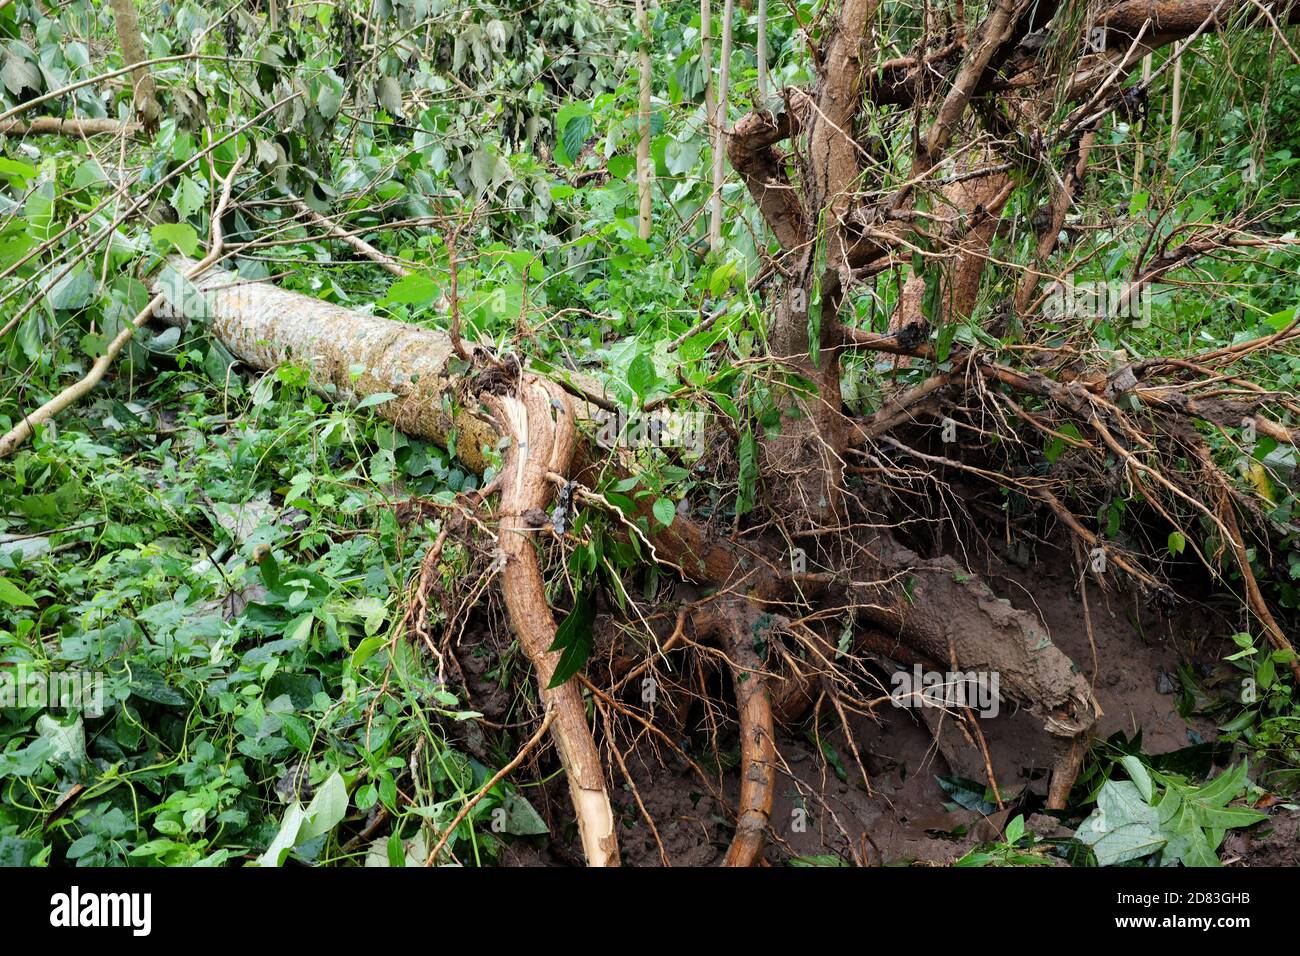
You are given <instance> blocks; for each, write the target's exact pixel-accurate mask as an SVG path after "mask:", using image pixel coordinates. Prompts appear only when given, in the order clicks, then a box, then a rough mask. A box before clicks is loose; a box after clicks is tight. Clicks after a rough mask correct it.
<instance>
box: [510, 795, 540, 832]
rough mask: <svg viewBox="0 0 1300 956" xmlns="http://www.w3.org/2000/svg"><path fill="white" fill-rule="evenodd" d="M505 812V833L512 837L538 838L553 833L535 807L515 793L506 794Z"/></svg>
mask: <svg viewBox="0 0 1300 956" xmlns="http://www.w3.org/2000/svg"><path fill="white" fill-rule="evenodd" d="M505 811H506V820H505V832H506V833H509V834H511V835H512V836H537V835H539V834H542V833H550V832H551V829H550V827H548V826H547V825H546V821H545V820H543V819H542V817H541V814H539V813H538V812H537V811H536V810H534V809H533V805H532V804H531V803H529V802H528V801H527V800H525V799H524V798H523V797H521V796H520V795H519V794H517V793H515V792H514V791H507V792H506V798H505Z"/></svg>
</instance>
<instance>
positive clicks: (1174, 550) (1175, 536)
mask: <svg viewBox="0 0 1300 956" xmlns="http://www.w3.org/2000/svg"><path fill="white" fill-rule="evenodd" d="M1167 547H1168V548H1169V553H1170V554H1172V555H1174V556H1175V557H1177V556H1178V555H1180V554H1182V553H1183V549H1184V548H1186V547H1187V539H1186V538H1185V537H1183V535H1182V534H1181V533H1180V532H1178V531H1171V532H1169V541H1168V543H1167Z"/></svg>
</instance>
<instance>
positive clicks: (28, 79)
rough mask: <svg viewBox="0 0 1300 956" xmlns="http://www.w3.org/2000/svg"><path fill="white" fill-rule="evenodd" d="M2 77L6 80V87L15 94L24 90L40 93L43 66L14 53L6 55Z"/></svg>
mask: <svg viewBox="0 0 1300 956" xmlns="http://www.w3.org/2000/svg"><path fill="white" fill-rule="evenodd" d="M0 79H3V80H4V84H5V89H7V90H8V91H9V92H10V93H12V94H13V95H14V96H17V95H18V94H19V93H21V92H22V91H23V90H34V91H35V92H37V93H39V92H40V91H41V89H42V88H43V83H42V81H41V68H40V67H39V66H37V65H36V64H35V63H33V62H32V61H31V60H24V59H23V58H22V57H20V56H18V55H16V54H13V53H11V54H9V56H7V57H5V62H4V66H0Z"/></svg>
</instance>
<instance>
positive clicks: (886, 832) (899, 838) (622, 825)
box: [467, 552, 1300, 866]
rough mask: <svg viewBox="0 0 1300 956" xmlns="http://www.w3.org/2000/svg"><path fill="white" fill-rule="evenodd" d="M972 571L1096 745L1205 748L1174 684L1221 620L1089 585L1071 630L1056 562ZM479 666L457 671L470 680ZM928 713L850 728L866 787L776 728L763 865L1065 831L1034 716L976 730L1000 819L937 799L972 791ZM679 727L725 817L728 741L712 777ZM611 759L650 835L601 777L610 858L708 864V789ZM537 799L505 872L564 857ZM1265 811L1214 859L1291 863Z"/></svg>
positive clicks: (831, 732) (932, 854)
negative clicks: (1017, 627)
mask: <svg viewBox="0 0 1300 956" xmlns="http://www.w3.org/2000/svg"><path fill="white" fill-rule="evenodd" d="M1022 556H1023V555H1022ZM973 570H975V571H976V572H977V573H979V574H980V575H981V576H982V577H983V578H984V580H985V581H986V582H987V583H988V585H989V587H990V589H991V590H992V591H993V593H994V594H995V595H996V596H997V597H998V598H1002V599H1006V600H1010V601H1011V602H1012V603H1014V604H1015V606H1017V607H1019V608H1021V609H1026V610H1028V609H1034V610H1035V611H1036V613H1037V615H1038V616H1039V618H1040V620H1041V622H1042V623H1043V624H1044V625H1045V626H1046V629H1047V631H1048V633H1050V635H1051V637H1052V640H1053V642H1054V643H1055V644H1056V645H1057V646H1058V647H1059V648H1060V649H1061V650H1062V651H1063V652H1065V653H1066V654H1067V655H1068V656H1069V657H1070V658H1071V659H1072V660H1073V661H1074V662H1075V663H1076V665H1077V666H1078V668H1079V670H1080V671H1081V672H1082V674H1083V675H1084V676H1085V678H1087V679H1088V680H1089V682H1090V683H1091V685H1092V687H1093V690H1094V693H1095V696H1096V698H1097V701H1098V703H1099V704H1100V706H1101V708H1102V710H1103V716H1102V717H1101V719H1100V721H1099V723H1098V725H1097V728H1096V730H1097V736H1099V737H1101V738H1106V737H1109V736H1111V735H1112V734H1114V733H1115V732H1117V731H1122V732H1123V733H1124V734H1126V735H1127V736H1129V737H1132V736H1133V735H1134V734H1135V733H1137V732H1138V731H1139V730H1140V731H1141V732H1142V742H1143V749H1144V750H1145V751H1146V752H1147V753H1151V754H1159V753H1166V752H1170V751H1174V750H1178V749H1180V748H1183V747H1186V746H1188V744H1189V743H1190V742H1194V741H1196V740H1198V739H1199V738H1198V737H1197V736H1196V735H1199V737H1200V738H1203V739H1205V740H1213V739H1214V738H1215V729H1214V727H1213V725H1212V724H1207V723H1205V722H1203V721H1199V720H1197V719H1193V720H1192V722H1191V723H1190V725H1189V723H1187V722H1185V721H1184V720H1183V719H1182V718H1181V717H1180V716H1179V714H1178V712H1177V709H1176V701H1177V688H1178V681H1177V676H1176V675H1177V672H1178V668H1179V665H1180V664H1188V665H1190V666H1192V667H1193V668H1201V669H1202V672H1204V668H1205V667H1206V666H1212V665H1213V663H1215V662H1217V661H1218V660H1219V659H1220V657H1221V656H1222V651H1221V645H1222V641H1221V640H1207V639H1206V635H1207V634H1219V635H1224V634H1227V633H1231V628H1229V627H1227V626H1226V625H1225V624H1224V623H1223V622H1218V621H1215V620H1214V619H1213V618H1212V617H1211V616H1210V615H1209V614H1208V612H1206V611H1204V610H1203V609H1201V608H1197V607H1191V606H1189V605H1183V606H1182V607H1181V608H1180V609H1179V610H1178V611H1176V612H1175V613H1174V614H1173V615H1172V616H1171V617H1168V618H1165V617H1162V616H1161V615H1159V614H1157V613H1156V612H1154V611H1152V610H1149V609H1147V608H1144V607H1141V606H1140V605H1137V604H1135V602H1134V600H1133V599H1132V597H1131V596H1128V595H1122V594H1118V593H1116V592H1114V591H1111V592H1109V593H1105V592H1103V591H1101V590H1100V588H1099V587H1098V585H1097V584H1096V582H1095V581H1093V580H1090V581H1089V584H1088V603H1089V614H1088V616H1087V619H1085V615H1084V612H1083V608H1082V603H1081V601H1080V599H1079V594H1078V590H1077V580H1076V577H1075V575H1074V572H1073V571H1072V569H1071V568H1070V565H1069V562H1068V561H1067V560H1066V559H1064V558H1063V557H1062V556H1060V555H1054V554H1052V553H1051V552H1044V553H1042V554H1041V555H1040V560H1037V561H1031V562H1029V563H1027V564H1025V565H1024V566H1019V565H1017V564H1015V563H1012V562H1009V561H1005V560H1003V559H1002V558H1000V557H998V556H996V555H991V554H989V555H988V556H987V557H986V558H985V560H984V562H983V564H982V565H981V566H979V567H977V568H974V569H973ZM1031 589H1032V598H1031ZM1089 622H1090V624H1091V640H1090V637H1089ZM1094 645H1095V680H1094V679H1093V672H1094ZM481 650H482V648H480V652H481ZM482 666H483V665H481V664H480V665H478V667H474V668H473V669H475V670H479V672H480V673H481V670H480V668H482ZM888 666H889V665H888V664H887V663H886V662H884V661H883V660H882V671H881V675H880V676H881V679H882V684H883V686H885V687H888V686H889V684H888V680H887V678H886V677H885V674H886V673H887V670H886V669H884V668H887V667H888ZM469 669H471V668H467V670H469ZM480 686H481V685H480ZM492 696H493V697H494V698H495V697H496V695H495V694H493V695H492ZM493 703H495V704H497V705H498V707H496V708H493V709H498V710H499V709H501V708H500V706H499V705H500V704H501V703H502V701H501V700H499V699H496V700H494V701H493ZM938 714H939V712H936V711H922V710H918V709H913V708H899V707H894V706H893V705H892V704H890V703H885V704H884V705H883V706H880V707H878V708H877V710H876V712H875V715H874V719H872V718H866V717H859V718H854V719H851V721H850V726H851V728H852V732H853V735H854V742H855V744H856V746H857V750H858V752H859V754H860V755H861V757H862V762H863V764H864V766H865V769H866V771H867V774H868V776H869V779H870V792H868V789H867V786H866V784H865V783H864V781H863V779H862V774H861V773H860V772H859V771H858V769H857V766H856V764H855V762H854V759H853V754H852V750H851V748H850V747H849V746H848V745H847V741H846V739H845V737H844V733H843V731H842V729H841V728H840V727H839V725H838V720H837V719H835V718H834V715H833V714H832V715H831V716H830V718H829V719H828V716H827V714H826V713H823V714H822V717H821V728H822V735H823V741H822V744H823V747H824V748H830V750H832V751H833V753H834V758H833V759H831V760H827V759H825V758H824V757H823V756H822V754H821V753H819V751H818V747H817V745H816V742H815V741H814V738H813V737H812V731H811V730H810V729H807V730H805V729H804V728H805V727H808V728H810V727H811V721H805V723H804V725H801V726H800V728H796V729H794V730H789V729H788V730H783V731H780V732H779V733H778V737H779V739H778V753H779V755H780V759H781V760H782V761H783V763H784V766H782V767H780V769H779V772H778V779H777V788H776V794H775V800H774V805H773V809H772V817H771V833H772V839H771V840H770V841H769V844H768V847H767V849H766V851H765V858H766V860H767V861H768V862H773V863H777V862H783V861H789V860H791V859H793V858H796V857H824V858H838V859H840V860H842V861H844V862H853V861H855V860H858V861H862V862H866V863H869V864H889V863H923V864H938V865H944V864H949V863H952V862H953V861H954V860H956V859H958V858H959V857H960V856H961V855H962V854H964V853H965V852H966V851H967V850H968V849H970V848H971V847H972V846H974V845H975V844H978V843H980V842H984V841H987V840H994V839H997V837H998V834H999V831H1000V829H1001V827H1002V825H1003V824H1004V823H1005V822H1006V820H1007V819H1008V818H1009V816H1010V815H1012V814H1013V813H1021V812H1023V813H1025V815H1026V817H1027V819H1028V820H1029V826H1030V829H1031V830H1033V831H1034V832H1036V833H1038V834H1039V835H1040V836H1043V837H1065V836H1068V835H1069V833H1070V830H1069V829H1068V827H1066V826H1063V825H1062V824H1061V822H1060V821H1058V820H1056V818H1055V817H1053V816H1049V815H1045V814H1041V813H1034V812H1033V811H1035V810H1036V809H1038V808H1040V807H1041V806H1042V797H1043V796H1045V794H1046V791H1047V782H1048V770H1049V768H1050V767H1051V765H1052V760H1053V756H1054V754H1055V753H1056V752H1057V750H1056V749H1055V748H1057V747H1059V742H1058V741H1057V740H1056V739H1054V738H1052V737H1050V735H1048V734H1046V733H1045V732H1044V731H1043V729H1042V721H1041V719H1039V718H1038V717H1035V716H1033V715H1031V714H1029V713H1028V712H1026V711H1015V710H1014V709H1013V708H1011V707H1009V706H1005V707H1004V708H1003V710H1002V712H1001V713H999V714H998V715H997V716H996V717H992V718H984V719H981V720H980V721H979V727H980V729H981V731H982V732H983V734H984V737H985V739H986V741H987V744H988V748H989V752H990V758H991V762H992V765H993V769H994V775H995V776H996V778H997V783H998V785H999V788H1000V791H1001V794H1002V796H1003V798H1004V800H1005V801H1006V802H1007V804H1008V806H1009V807H1010V808H1013V809H1008V810H1007V811H1003V812H999V813H994V814H991V815H989V816H988V817H985V818H981V814H979V813H976V812H973V811H971V810H966V809H961V808H957V807H955V805H953V804H952V803H950V800H951V798H950V797H949V796H948V795H947V794H946V793H945V792H944V790H943V789H942V788H941V787H940V785H939V783H938V781H937V777H939V776H961V777H965V778H967V779H970V780H974V781H977V782H980V783H984V782H986V781H985V777H986V774H985V771H984V763H983V758H982V756H981V755H980V753H979V752H978V751H977V750H976V749H975V748H973V747H972V746H970V744H969V743H967V742H966V740H965V739H964V738H963V736H962V734H961V732H960V731H959V730H958V729H957V728H956V724H955V722H954V721H953V720H952V719H951V718H944V719H936V717H938ZM691 719H694V717H693V716H692V718H691ZM693 730H700V728H693V727H691V726H690V721H689V720H688V726H687V727H686V728H684V730H683V733H684V734H685V738H683V737H682V736H681V734H676V733H675V734H673V737H674V739H675V740H677V742H678V743H680V744H681V745H682V746H683V749H684V750H685V751H686V752H687V753H689V754H690V755H691V757H692V759H693V760H695V761H696V763H697V766H699V767H702V768H704V772H705V773H708V774H711V775H712V779H713V781H714V786H715V787H718V786H720V788H721V791H722V793H723V795H724V797H725V799H726V801H727V806H728V807H731V806H734V805H735V801H736V798H737V793H738V775H737V773H736V770H735V766H734V765H735V762H736V760H737V755H738V750H737V747H736V741H735V734H734V728H733V729H732V730H731V731H730V736H727V733H726V732H724V733H723V734H722V736H721V737H720V740H719V743H720V746H721V747H722V748H723V750H724V751H725V750H726V748H727V747H730V748H731V752H730V754H727V753H725V752H724V753H723V755H722V759H723V762H724V764H725V765H726V766H724V768H722V769H721V770H719V768H718V767H717V764H716V760H717V759H718V758H717V757H716V756H715V755H714V754H713V752H712V750H711V748H710V747H709V746H708V741H707V739H706V738H705V736H704V735H703V734H702V733H701V735H700V737H699V738H698V739H696V738H694V737H691V736H690V735H691V732H692V731H693ZM800 731H803V732H802V733H800ZM936 732H937V734H938V737H939V744H938V745H937V744H936ZM945 753H946V754H947V756H945ZM624 759H625V761H626V763H627V766H628V771H629V773H630V774H631V776H632V780H633V782H634V783H635V787H636V796H639V798H640V801H641V803H642V804H643V805H644V808H645V811H646V812H648V814H649V815H650V816H651V817H652V818H653V819H654V821H655V826H656V828H657V830H658V840H656V838H655V836H654V834H652V832H651V830H650V827H649V826H648V825H647V823H646V821H645V817H644V814H643V812H642V810H641V808H640V807H638V805H637V800H636V798H635V797H634V795H633V792H632V788H631V787H630V786H628V784H627V781H626V780H625V779H624V778H623V776H622V774H621V772H620V771H619V770H618V769H617V768H614V771H613V773H614V787H613V790H612V793H611V798H612V800H613V802H614V806H615V815H616V817H617V819H618V839H619V844H620V848H621V854H622V859H623V861H624V863H625V864H627V865H632V866H657V865H661V864H662V857H661V849H660V843H662V850H663V852H664V853H666V854H667V856H668V859H669V861H670V862H671V864H672V865H674V866H709V865H716V864H717V863H719V862H720V861H721V859H722V857H723V855H724V854H725V852H726V848H727V844H728V841H729V840H730V836H731V832H732V827H731V825H730V823H729V818H728V812H727V810H726V809H725V808H724V807H723V806H721V805H719V802H718V801H717V800H716V799H715V798H714V797H713V796H712V795H711V794H710V791H709V787H707V786H706V785H705V784H704V783H702V782H701V780H700V779H699V777H698V776H697V774H696V773H695V772H694V771H693V770H692V769H691V768H689V767H688V766H687V765H686V764H685V763H684V762H683V761H682V760H681V759H680V758H679V757H677V756H675V755H673V754H672V753H671V752H670V751H669V750H668V748H665V747H663V746H658V747H653V746H651V745H650V744H649V743H642V744H641V745H639V747H638V748H637V749H636V750H634V751H631V752H629V753H627V754H625V755H624ZM710 768H712V769H710ZM545 789H546V791H547V794H548V797H549V801H548V802H550V804H551V807H552V813H550V814H548V817H549V818H550V819H551V820H552V822H553V824H559V826H555V825H553V827H552V834H553V837H555V839H553V840H551V841H548V842H547V843H546V844H545V845H544V846H543V845H542V844H541V843H539V844H537V845H535V846H530V847H526V848H525V847H516V848H513V849H511V850H510V851H509V852H508V853H507V855H506V858H505V861H506V862H507V864H512V865H547V864H549V865H556V864H570V863H574V862H577V861H578V860H579V859H580V853H578V852H577V851H576V846H570V845H566V842H565V841H566V840H567V841H570V842H571V841H572V839H573V834H572V833H571V832H567V831H566V830H565V829H564V820H565V819H566V818H567V816H568V808H567V800H566V797H565V790H564V787H563V784H562V783H556V782H554V781H552V783H550V784H548V786H547V787H546V788H545ZM1025 791H1027V793H1026V792H1025ZM945 805H947V806H945ZM544 812H545V811H544ZM1277 813H1278V816H1277V817H1275V818H1274V822H1273V823H1272V824H1269V823H1265V824H1261V825H1260V826H1259V827H1256V828H1254V829H1253V830H1252V831H1249V832H1247V833H1233V834H1231V836H1230V839H1229V841H1228V843H1227V844H1226V845H1225V855H1226V856H1225V858H1226V857H1227V856H1231V857H1234V858H1237V859H1238V860H1239V862H1240V863H1241V864H1242V865H1247V864H1254V865H1262V864H1267V863H1287V862H1292V863H1293V862H1296V860H1297V859H1300V843H1298V842H1297V840H1298V834H1297V823H1296V820H1297V815H1296V814H1289V811H1286V810H1283V809H1279V810H1278V811H1277ZM1066 822H1067V823H1073V822H1077V821H1066ZM569 829H570V830H571V827H570V828H569Z"/></svg>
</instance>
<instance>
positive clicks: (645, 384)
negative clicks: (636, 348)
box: [627, 352, 659, 402]
mask: <svg viewBox="0 0 1300 956" xmlns="http://www.w3.org/2000/svg"><path fill="white" fill-rule="evenodd" d="M627 384H628V386H629V387H630V388H631V389H632V391H634V392H636V397H637V398H639V399H640V400H641V401H643V402H644V401H645V400H646V397H647V396H649V395H650V393H651V392H653V391H654V390H655V386H656V385H658V384H659V374H658V373H657V372H656V371H655V363H654V362H653V361H651V359H650V356H648V355H646V354H645V353H644V352H638V353H637V354H636V356H635V357H634V358H633V359H632V361H631V363H630V364H629V365H628V367H627Z"/></svg>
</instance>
